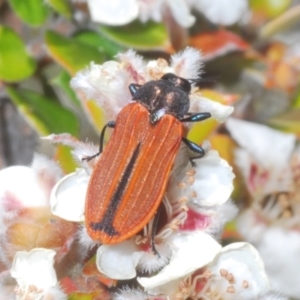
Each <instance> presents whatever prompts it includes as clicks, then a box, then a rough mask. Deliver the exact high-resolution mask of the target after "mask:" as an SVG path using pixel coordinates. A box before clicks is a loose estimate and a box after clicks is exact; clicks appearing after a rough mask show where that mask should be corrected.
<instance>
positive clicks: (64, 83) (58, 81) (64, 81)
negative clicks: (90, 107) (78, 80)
mask: <svg viewBox="0 0 300 300" xmlns="http://www.w3.org/2000/svg"><path fill="white" fill-rule="evenodd" d="M70 81H71V76H70V74H69V73H68V72H66V71H65V70H62V71H61V72H60V73H59V74H58V75H57V76H56V77H54V78H53V79H52V80H51V82H52V83H53V84H54V85H56V86H58V87H60V88H61V89H62V90H63V91H64V93H65V94H66V95H67V96H68V97H69V99H70V100H71V101H72V103H74V104H75V105H76V106H81V105H80V101H79V100H78V98H77V97H76V94H75V92H74V90H73V89H72V88H71V86H70Z"/></svg>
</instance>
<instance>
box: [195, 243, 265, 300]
mask: <svg viewBox="0 0 300 300" xmlns="http://www.w3.org/2000/svg"><path fill="white" fill-rule="evenodd" d="M206 271H209V272H210V273H211V276H210V277H209V278H208V280H207V282H206V284H205V285H204V287H203V288H202V290H201V291H200V292H199V293H198V295H197V296H198V297H199V298H201V297H203V298H204V299H205V296H206V297H208V296H209V295H214V297H215V299H224V300H231V299H232V300H235V299H243V300H252V299H256V298H257V297H259V296H262V295H264V294H265V293H267V292H269V290H270V285H269V281H268V278H267V275H266V274H265V271H264V265H263V261H262V259H261V258H260V256H259V254H258V252H257V250H256V249H255V248H254V247H253V246H251V245H250V244H248V243H233V244H230V245H228V246H226V247H224V248H223V249H222V251H221V252H220V253H219V254H218V255H217V256H216V257H215V259H214V260H213V261H212V262H211V263H210V264H209V265H208V266H207V267H206Z"/></svg>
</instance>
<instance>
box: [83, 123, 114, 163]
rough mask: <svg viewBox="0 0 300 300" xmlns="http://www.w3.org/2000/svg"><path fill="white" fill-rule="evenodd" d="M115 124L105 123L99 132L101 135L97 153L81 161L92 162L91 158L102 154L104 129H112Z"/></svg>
mask: <svg viewBox="0 0 300 300" xmlns="http://www.w3.org/2000/svg"><path fill="white" fill-rule="evenodd" d="M115 124H116V122H115V121H109V122H107V124H106V125H105V126H104V127H103V129H102V131H101V134H100V144H99V151H98V152H97V153H95V154H94V155H91V156H87V157H84V158H83V159H82V160H86V161H90V160H92V159H93V158H95V157H97V156H98V155H100V154H101V153H102V151H103V143H104V135H105V131H106V128H107V127H109V128H114V127H115Z"/></svg>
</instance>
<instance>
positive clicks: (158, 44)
mask: <svg viewBox="0 0 300 300" xmlns="http://www.w3.org/2000/svg"><path fill="white" fill-rule="evenodd" d="M99 30H100V32H101V33H103V34H104V35H105V36H107V37H108V38H110V39H111V40H112V41H115V42H117V43H119V44H121V45H124V46H127V47H134V48H137V49H149V48H150V49H151V48H152V49H153V48H165V47H167V46H168V45H169V40H168V33H167V29H166V27H165V26H164V25H163V24H162V23H155V22H152V21H151V22H147V23H141V22H139V21H134V22H132V23H130V24H128V25H126V26H120V27H119V26H118V27H116V26H114V27H113V26H104V25H101V26H100V27H99Z"/></svg>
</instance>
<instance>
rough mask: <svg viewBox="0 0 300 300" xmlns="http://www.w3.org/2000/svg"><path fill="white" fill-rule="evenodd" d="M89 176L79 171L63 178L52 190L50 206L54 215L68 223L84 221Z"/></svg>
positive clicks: (81, 170)
mask: <svg viewBox="0 0 300 300" xmlns="http://www.w3.org/2000/svg"><path fill="white" fill-rule="evenodd" d="M88 182H89V176H88V175H87V174H86V172H85V171H84V170H83V169H78V170H77V171H76V172H75V173H71V174H69V175H67V176H65V177H64V178H62V179H61V180H60V181H59V182H58V183H57V184H56V185H55V186H54V188H53V189H52V192H51V197H50V205H51V210H52V213H53V214H54V215H56V216H59V217H60V218H63V219H65V220H68V221H75V222H81V221H84V205H85V196H86V191H87V187H88Z"/></svg>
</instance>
